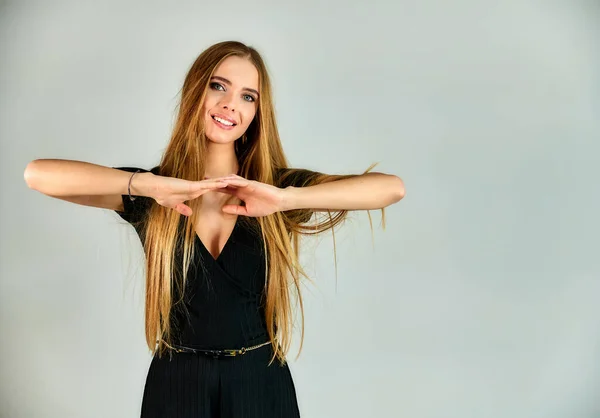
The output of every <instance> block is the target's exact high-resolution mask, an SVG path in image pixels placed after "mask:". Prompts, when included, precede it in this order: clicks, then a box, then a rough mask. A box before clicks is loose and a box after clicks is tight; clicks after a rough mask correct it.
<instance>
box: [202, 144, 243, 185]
mask: <svg viewBox="0 0 600 418" xmlns="http://www.w3.org/2000/svg"><path fill="white" fill-rule="evenodd" d="M206 152H207V155H206V169H205V171H204V176H205V177H208V178H215V177H224V176H228V175H230V174H237V172H238V170H239V164H238V161H237V157H236V155H235V148H234V144H233V142H232V143H229V144H218V143H215V142H212V141H210V140H209V141H208V144H207V149H206Z"/></svg>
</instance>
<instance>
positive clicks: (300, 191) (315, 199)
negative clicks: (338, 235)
mask: <svg viewBox="0 0 600 418" xmlns="http://www.w3.org/2000/svg"><path fill="white" fill-rule="evenodd" d="M404 194H405V192H404V182H403V181H402V179H400V178H399V177H397V176H394V175H391V174H384V173H374V172H370V173H366V174H362V175H360V176H357V177H352V178H349V179H342V180H336V181H332V182H329V183H322V184H317V185H314V186H307V187H292V186H290V187H286V188H285V189H283V202H282V210H284V211H285V210H293V209H312V210H314V211H319V210H327V209H330V210H336V209H346V210H371V209H381V208H384V207H386V206H389V205H391V204H393V203H396V202H398V201H400V200H401V199H402V198H403V197H404Z"/></svg>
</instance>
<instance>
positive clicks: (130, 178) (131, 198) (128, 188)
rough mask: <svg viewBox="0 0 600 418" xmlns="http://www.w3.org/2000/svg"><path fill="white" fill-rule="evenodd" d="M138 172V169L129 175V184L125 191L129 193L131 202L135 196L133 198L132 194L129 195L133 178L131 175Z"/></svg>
mask: <svg viewBox="0 0 600 418" xmlns="http://www.w3.org/2000/svg"><path fill="white" fill-rule="evenodd" d="M139 172H140V170H138V171H136V172H135V173H133V174H132V175H131V177H129V186H127V192H128V193H129V199H130V200H131V201H132V202H133V201H134V200H135V199H136V198H135V197H133V196H132V195H131V180H133V176H135V175H136V174H137V173H139Z"/></svg>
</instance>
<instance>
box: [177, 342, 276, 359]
mask: <svg viewBox="0 0 600 418" xmlns="http://www.w3.org/2000/svg"><path fill="white" fill-rule="evenodd" d="M267 344H271V341H266V342H264V343H262V344H258V345H254V346H252V347H242V348H239V349H231V350H205V349H201V348H191V347H185V346H182V345H177V344H172V345H171V348H173V349H174V350H175V351H176V352H177V353H193V354H204V355H207V356H211V357H214V358H219V357H235V356H241V355H243V354H246V352H248V351H252V350H256V349H257V348H260V347H263V346H265V345H267Z"/></svg>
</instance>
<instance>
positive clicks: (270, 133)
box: [142, 41, 385, 364]
mask: <svg viewBox="0 0 600 418" xmlns="http://www.w3.org/2000/svg"><path fill="white" fill-rule="evenodd" d="M230 56H238V57H242V58H245V59H248V60H249V61H250V62H252V64H254V66H255V67H256V69H257V70H258V74H259V89H260V95H259V100H258V107H257V113H256V116H255V118H254V120H253V121H252V123H251V124H250V126H249V127H248V129H247V131H246V133H245V141H244V142H242V141H240V140H237V141H236V143H235V148H236V155H237V157H238V162H239V166H240V173H239V174H240V175H241V176H243V177H245V178H247V179H250V180H256V181H260V182H263V183H267V184H273V185H276V186H278V187H285V186H287V185H294V186H296V187H302V186H310V185H315V184H320V183H326V182H330V181H335V180H339V179H343V178H350V177H354V176H355V175H327V174H322V173H318V172H314V171H309V170H303V169H291V168H289V167H288V161H287V159H286V157H285V155H284V152H283V148H282V145H281V142H280V138H279V132H278V129H277V124H276V121H275V112H274V108H273V98H272V91H271V82H270V80H269V76H268V73H267V70H266V66H265V64H264V62H263V60H262V58H261V56H260V55H259V53H258V52H257V51H256V50H255V49H254V48H252V47H249V46H246V45H244V44H243V43H240V42H235V41H227V42H221V43H218V44H215V45H213V46H211V47H209V48H208V49H206V50H205V51H204V52H202V53H201V54H200V55H199V56H198V58H197V59H196V60H195V62H194V63H193V65H192V66H191V68H190V70H189V72H188V74H187V75H186V78H185V81H184V83H183V87H182V90H181V92H180V93H181V99H180V103H179V105H178V114H177V118H176V121H175V126H174V129H173V132H172V134H171V139H170V142H169V144H168V146H167V147H166V149H165V151H164V154H163V157H162V159H161V162H160V165H159V166H158V174H159V175H161V176H169V177H177V178H181V179H187V180H193V181H198V180H200V179H203V178H204V170H205V156H206V149H207V148H206V147H207V138H206V136H205V132H204V126H203V115H202V113H201V108H202V104H203V102H204V98H205V95H206V90H207V88H208V85H209V82H210V79H211V77H212V75H213V73H214V71H215V69H216V68H217V66H218V65H219V64H220V63H221V62H222V61H223V60H225V59H226V58H227V57H230ZM372 167H373V166H371V167H369V169H367V170H366V171H365V172H368V171H370V170H371V169H372ZM200 199H201V198H200ZM200 199H196V200H194V201H190V202H186V204H188V205H189V206H190V207H191V208H192V209H193V214H192V215H191V216H190V217H188V218H187V219H186V220H185V229H184V230H183V232H182V230H180V221H182V219H181V216H182V215H180V214H179V213H178V212H176V211H175V210H172V209H170V208H166V207H163V206H161V205H159V204H157V203H156V202H155V201H152V204H151V206H150V209H149V210H148V212H147V214H146V216H145V218H144V219H143V222H144V233H143V235H142V243H143V247H144V253H145V256H146V269H145V271H146V300H145V329H146V342H147V344H148V347H149V348H150V350H151V352H152V354H153V355H154V354H155V353H156V352H157V351H158V355H159V356H161V355H162V353H163V352H164V351H165V350H166V349H168V348H169V347H170V344H171V343H172V324H171V321H170V318H171V315H172V308H173V300H172V299H173V291H174V290H178V292H179V294H180V295H183V290H184V289H185V288H186V281H187V272H188V268H189V266H190V263H191V260H193V259H194V245H193V244H194V239H195V234H196V232H195V230H194V227H193V225H194V224H195V221H196V214H197V213H198V211H197V210H196V208H197V207H198V204H199V203H200V202H199V200H200ZM381 210H382V216H383V215H384V212H383V209H381ZM328 215H329V216H327V217H326V219H325V220H323V221H321V222H316V223H312V224H309V223H308V221H309V220H310V219H311V217H312V212H311V211H310V210H309V209H298V210H290V211H286V212H276V213H274V214H272V215H269V216H264V217H259V218H256V219H257V220H258V224H259V226H260V230H261V233H262V237H263V241H264V251H265V260H266V261H265V262H266V277H265V292H266V299H265V310H264V311H265V315H266V324H267V331H268V334H269V338H270V340H271V345H272V347H273V352H274V355H273V358H272V359H271V362H272V361H273V360H274V359H275V358H278V359H279V360H280V362H281V363H282V364H283V363H284V362H285V356H286V355H287V353H288V351H289V348H290V343H291V339H292V328H293V318H292V317H293V314H292V303H291V302H292V297H293V296H294V295H295V296H297V298H298V303H299V307H300V312H301V316H302V327H301V342H300V349H299V351H298V355H300V352H301V350H302V342H303V340H304V309H303V303H302V296H301V291H300V283H301V282H300V278H301V276H302V277H305V278H307V279H309V278H308V276H307V275H306V274H305V272H304V270H303V269H302V267H301V266H300V265H299V262H298V250H299V248H298V246H299V235H300V234H317V233H320V232H323V231H326V230H328V229H332V232H333V228H334V227H335V226H336V225H338V224H340V223H341V222H342V221H343V220H344V218H345V217H346V215H347V211H345V210H339V211H333V212H329V214H328ZM369 219H370V216H369ZM383 221H385V219H383ZM383 226H384V227H385V224H383ZM371 228H372V224H371ZM334 240H335V237H334ZM177 254H178V255H179V257H178V258H177V257H176V255H177ZM309 280H310V279H309ZM290 284H291V286H290ZM291 289H293V290H294V292H293V293H292V291H291ZM157 343H158V344H157Z"/></svg>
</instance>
